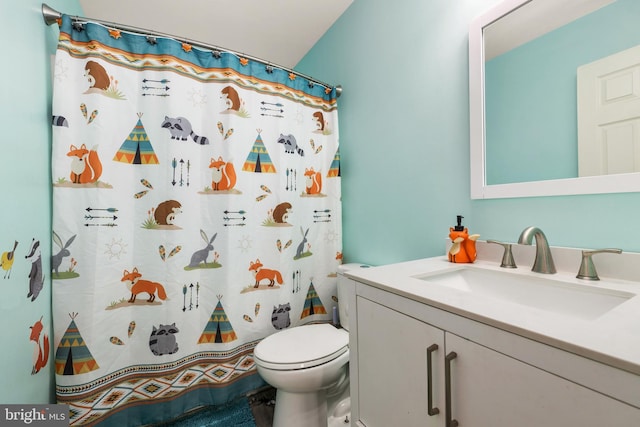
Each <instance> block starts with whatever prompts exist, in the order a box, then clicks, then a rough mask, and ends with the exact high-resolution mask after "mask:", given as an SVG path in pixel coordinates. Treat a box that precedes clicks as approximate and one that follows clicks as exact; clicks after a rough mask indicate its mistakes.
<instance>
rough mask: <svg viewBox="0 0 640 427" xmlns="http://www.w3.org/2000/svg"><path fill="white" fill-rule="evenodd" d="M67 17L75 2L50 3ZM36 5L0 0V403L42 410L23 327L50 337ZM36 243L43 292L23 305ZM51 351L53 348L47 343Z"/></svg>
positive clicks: (46, 389) (44, 110)
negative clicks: (10, 256)
mask: <svg viewBox="0 0 640 427" xmlns="http://www.w3.org/2000/svg"><path fill="white" fill-rule="evenodd" d="M48 4H49V5H50V6H51V7H53V8H55V9H57V10H61V11H64V12H66V13H69V14H74V15H77V14H81V13H80V6H79V4H78V1H77V0H50V1H48ZM40 8H41V2H40V1H35V0H20V1H10V0H0V34H1V35H2V40H4V47H5V55H7V56H6V57H5V59H4V60H3V61H2V62H3V65H2V67H0V82H1V83H0V95H1V96H0V117H2V119H1V123H2V126H1V127H2V133H1V135H0V147H1V152H2V155H0V181H1V182H2V183H3V186H4V189H3V194H2V206H3V209H2V222H1V224H0V254H1V253H4V252H7V251H10V250H11V249H12V248H13V243H14V241H18V247H17V248H16V251H15V261H14V263H13V268H12V271H11V277H10V278H6V279H5V278H4V276H5V273H6V272H5V270H3V269H0V275H1V276H0V288H1V289H2V297H1V298H0V323H2V325H3V327H2V342H3V349H2V357H0V360H2V363H0V378H2V381H1V385H0V403H49V402H52V401H53V399H54V389H53V380H54V379H53V360H52V357H51V356H52V354H53V353H52V352H51V353H50V355H49V361H48V364H47V366H46V367H45V369H44V370H42V371H40V372H39V373H37V374H35V375H31V368H32V355H33V351H34V348H35V344H34V343H33V342H31V341H29V335H30V332H31V330H30V328H29V327H30V326H32V325H33V324H34V323H35V322H37V321H38V320H39V319H40V317H42V322H43V324H44V328H45V330H44V333H46V334H48V335H49V337H50V338H51V341H53V337H52V336H51V281H50V280H49V271H50V262H49V259H50V256H51V248H50V246H51V245H50V241H51V224H50V217H51V196H50V194H51V181H50V168H49V151H50V133H51V126H50V123H51V113H50V104H51V102H50V100H51V55H52V54H54V52H55V45H56V40H57V36H58V32H57V28H56V27H55V26H54V27H47V26H46V25H45V24H44V21H43V18H42V13H41V11H40ZM34 238H35V239H36V240H40V242H41V247H42V261H43V262H42V264H43V269H44V272H45V285H44V289H43V290H42V292H41V293H40V295H39V296H38V298H37V299H36V300H35V301H33V302H32V301H31V300H30V299H27V293H28V291H29V278H28V275H29V271H30V269H31V264H30V263H29V262H28V261H27V260H25V255H27V253H28V251H29V248H30V245H31V240H32V239H34ZM52 347H53V342H52Z"/></svg>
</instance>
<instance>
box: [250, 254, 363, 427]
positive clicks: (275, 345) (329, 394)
mask: <svg viewBox="0 0 640 427" xmlns="http://www.w3.org/2000/svg"><path fill="white" fill-rule="evenodd" d="M361 267H366V266H364V265H362V264H345V265H341V266H340V267H339V269H338V312H339V319H340V324H341V326H342V328H337V327H335V326H333V325H331V324H328V323H320V324H311V325H303V326H296V327H293V328H290V329H284V330H282V331H280V332H276V333H275V334H273V335H270V336H268V337H266V338H265V339H263V340H262V341H260V342H259V343H258V345H257V346H256V348H255V349H254V358H255V363H256V367H257V369H258V373H259V374H260V376H261V377H262V379H263V380H265V381H266V382H267V383H268V384H270V385H271V386H273V387H274V388H276V405H275V410H274V414H273V427H299V426H305V427H327V426H328V427H336V426H349V425H350V419H351V413H350V411H351V401H350V398H349V332H348V330H349V306H352V305H353V304H354V303H355V283H354V282H353V281H351V280H349V279H347V278H346V277H345V276H344V272H345V271H348V270H349V269H354V268H361Z"/></svg>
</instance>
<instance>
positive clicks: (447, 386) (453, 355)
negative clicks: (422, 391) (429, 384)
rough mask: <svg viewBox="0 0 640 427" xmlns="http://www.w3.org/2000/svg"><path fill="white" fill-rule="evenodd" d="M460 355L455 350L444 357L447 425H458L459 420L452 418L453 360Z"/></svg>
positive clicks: (456, 426) (448, 426)
mask: <svg viewBox="0 0 640 427" xmlns="http://www.w3.org/2000/svg"><path fill="white" fill-rule="evenodd" d="M456 357H458V354H457V353H456V352H455V351H452V352H451V353H449V354H447V355H446V356H445V357H444V398H445V418H446V420H445V423H446V424H445V425H446V427H458V421H457V420H453V419H451V361H452V360H453V359H455V358H456Z"/></svg>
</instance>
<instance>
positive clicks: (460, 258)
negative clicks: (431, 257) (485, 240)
mask: <svg viewBox="0 0 640 427" xmlns="http://www.w3.org/2000/svg"><path fill="white" fill-rule="evenodd" d="M462 218H464V217H463V216H462V215H458V216H457V219H458V225H456V226H455V227H451V228H449V238H450V239H451V248H450V249H449V261H451V262H455V263H471V262H474V261H475V260H476V240H478V238H479V237H480V235H479V234H472V235H469V230H468V229H467V228H466V227H463V226H462Z"/></svg>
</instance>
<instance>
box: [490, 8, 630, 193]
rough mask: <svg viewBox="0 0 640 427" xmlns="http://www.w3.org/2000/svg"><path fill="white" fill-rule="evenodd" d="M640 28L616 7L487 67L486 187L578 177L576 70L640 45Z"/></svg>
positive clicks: (521, 47) (526, 45)
mask: <svg viewBox="0 0 640 427" xmlns="http://www.w3.org/2000/svg"><path fill="white" fill-rule="evenodd" d="M638 20H640V2H638V1H637V0H618V1H616V2H614V3H612V4H610V5H609V6H606V7H604V8H602V9H599V10H597V11H595V12H593V13H592V14H590V15H587V16H585V17H583V18H581V19H578V20H576V21H574V22H572V23H571V24H569V25H566V26H564V27H562V28H560V29H558V30H555V31H553V32H551V33H548V34H546V35H544V36H542V37H540V38H538V39H536V40H534V41H532V42H529V43H527V44H525V45H523V46H520V47H518V48H517V49H514V50H512V51H509V52H507V53H505V54H503V55H500V56H498V57H496V58H494V59H492V60H490V61H488V62H487V63H486V65H485V87H486V99H485V105H486V122H487V128H486V137H487V151H486V156H487V157H486V163H487V183H488V184H504V183H510V182H523V181H538V180H541V179H561V178H575V177H577V176H578V154H577V153H578V129H577V126H576V123H577V120H578V113H577V103H576V99H577V90H576V87H577V69H578V67H579V66H581V65H584V64H588V63H591V62H593V61H595V60H597V59H601V58H604V57H606V56H609V55H611V54H613V53H616V52H620V51H622V50H625V49H628V48H630V47H633V46H636V45H638V44H640V31H638V29H637V26H638ZM523 82H527V84H523ZM550 99H552V100H553V102H549V100H550ZM514 107H515V108H514ZM541 124H543V125H542V126H541ZM521 159H527V161H526V162H522V161H520V160H521Z"/></svg>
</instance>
